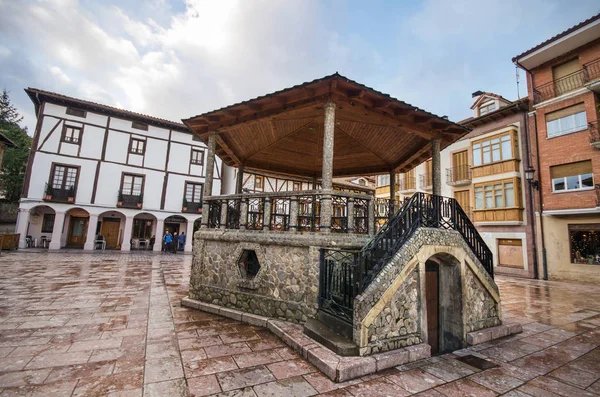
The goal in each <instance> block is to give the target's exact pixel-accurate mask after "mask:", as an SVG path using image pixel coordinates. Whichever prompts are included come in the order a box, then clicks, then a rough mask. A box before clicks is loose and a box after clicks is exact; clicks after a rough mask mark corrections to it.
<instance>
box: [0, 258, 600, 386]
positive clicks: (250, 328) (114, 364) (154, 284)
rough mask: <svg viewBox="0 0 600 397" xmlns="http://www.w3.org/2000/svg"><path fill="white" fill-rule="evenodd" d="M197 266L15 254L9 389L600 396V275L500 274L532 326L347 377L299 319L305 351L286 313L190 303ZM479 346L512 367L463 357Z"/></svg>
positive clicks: (9, 268)
mask: <svg viewBox="0 0 600 397" xmlns="http://www.w3.org/2000/svg"><path fill="white" fill-rule="evenodd" d="M190 266H191V256H186V255H166V254H159V253H157V254H153V253H146V252H140V253H136V252H134V253H128V254H121V253H112V252H109V251H106V252H104V253H93V254H90V253H85V252H81V251H80V252H59V253H48V252H27V253H26V252H22V251H16V252H8V253H5V254H3V256H2V257H1V258H0V270H1V271H2V273H3V277H2V278H1V279H0V397H2V396H13V395H16V396H51V395H57V396H79V395H82V396H219V395H220V396H234V395H235V396H253V397H255V396H312V395H317V394H321V395H332V396H380V395H391V396H404V395H413V394H415V395H416V394H418V393H420V394H418V395H420V396H463V395H474V396H487V395H490V396H492V395H498V394H502V393H505V395H507V396H532V395H533V396H536V395H544V396H545V395H562V396H586V395H600V347H599V346H600V286H597V285H592V284H585V283H566V282H544V281H536V280H523V279H511V278H507V277H498V278H497V282H498V285H499V287H500V293H501V296H502V300H503V313H504V318H505V320H506V321H507V322H511V323H520V324H523V332H522V333H520V334H517V335H511V336H507V337H503V338H500V339H498V340H492V341H487V342H483V343H481V344H478V345H476V346H470V347H468V348H465V349H463V350H460V351H457V352H454V353H453V354H448V355H442V356H437V357H431V358H427V359H420V360H417V361H414V362H411V363H408V364H403V365H398V366H393V367H391V368H387V369H383V368H381V367H380V368H377V367H376V368H375V369H376V370H377V369H378V371H377V372H375V373H373V374H370V375H367V376H361V377H359V378H357V379H354V380H350V381H345V382H340V383H335V382H332V381H331V380H330V379H329V378H328V377H327V376H325V375H324V374H323V373H322V372H321V371H320V369H319V368H318V367H317V366H314V365H312V364H311V363H310V362H309V361H308V360H306V357H309V356H311V355H319V354H321V353H323V350H322V348H321V347H320V346H319V345H315V344H312V343H306V340H304V339H302V338H301V337H300V336H302V334H297V333H296V334H295V333H294V332H293V331H295V330H297V328H296V329H295V328H294V327H291V328H287V329H286V332H291V335H293V336H294V338H292V339H294V341H295V343H296V344H297V345H298V346H299V347H300V351H295V350H293V349H292V348H290V347H289V346H288V345H287V344H286V343H285V342H284V341H283V340H282V339H280V338H279V337H278V336H277V334H280V335H279V336H281V335H282V334H283V331H284V328H286V326H285V325H278V326H276V327H269V326H268V324H267V327H268V328H267V329H265V328H264V326H265V324H264V320H263V319H262V318H251V319H248V318H247V319H246V320H247V321H245V322H240V321H236V320H233V319H230V318H226V317H223V316H221V315H219V311H218V310H217V311H215V312H214V313H206V312H201V311H198V310H196V309H193V308H187V307H182V306H181V299H182V298H184V297H185V296H187V293H188V281H189V272H190ZM241 319H242V320H244V316H243V315H242V316H241ZM251 321H252V322H251ZM218 346H220V348H219V349H217V348H216V347H218ZM232 346H233V348H232ZM215 354H216V356H215V357H210V356H209V355H215ZM467 354H473V355H476V356H478V357H481V358H484V359H488V360H490V361H492V362H494V363H496V364H498V365H499V367H497V368H492V369H488V370H485V371H481V370H478V369H477V368H473V367H470V366H468V365H466V364H463V363H461V362H459V361H457V360H456V357H458V356H464V355H467ZM383 360H384V358H383V357H382V359H381V360H380V361H383ZM375 365H377V362H376V364H375ZM552 393H553V394H552Z"/></svg>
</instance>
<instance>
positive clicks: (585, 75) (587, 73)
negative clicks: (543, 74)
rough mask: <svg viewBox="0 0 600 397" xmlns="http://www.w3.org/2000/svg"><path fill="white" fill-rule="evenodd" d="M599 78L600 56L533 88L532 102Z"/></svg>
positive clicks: (553, 96) (552, 96) (537, 101)
mask: <svg viewBox="0 0 600 397" xmlns="http://www.w3.org/2000/svg"><path fill="white" fill-rule="evenodd" d="M598 78H600V58H599V59H596V60H594V61H591V62H588V63H586V64H585V65H583V67H582V68H581V69H580V70H578V71H576V72H573V73H571V74H568V75H566V76H564V77H561V78H560V79H556V80H553V81H551V82H549V83H546V84H542V85H540V86H537V87H535V88H534V89H533V102H534V103H540V102H544V101H547V100H548V99H552V98H555V97H557V96H560V95H562V94H565V93H567V92H570V91H573V90H576V89H578V88H581V87H583V86H584V85H585V84H586V83H589V82H591V81H593V80H596V79H598Z"/></svg>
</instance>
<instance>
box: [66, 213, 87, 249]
mask: <svg viewBox="0 0 600 397" xmlns="http://www.w3.org/2000/svg"><path fill="white" fill-rule="evenodd" d="M88 220H89V218H82V217H78V216H72V217H71V225H70V226H69V239H68V240H67V246H69V247H74V248H83V244H85V237H86V234H87V228H88Z"/></svg>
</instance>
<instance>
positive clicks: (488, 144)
mask: <svg viewBox="0 0 600 397" xmlns="http://www.w3.org/2000/svg"><path fill="white" fill-rule="evenodd" d="M513 140H514V143H513ZM514 145H516V136H515V135H514V134H511V133H507V134H503V135H499V136H495V137H492V138H489V139H486V140H485V141H479V142H476V143H473V166H474V167H477V166H481V165H485V164H490V163H495V162H498V161H504V160H510V159H513V158H515V156H514V153H513V150H512V148H513V146H514Z"/></svg>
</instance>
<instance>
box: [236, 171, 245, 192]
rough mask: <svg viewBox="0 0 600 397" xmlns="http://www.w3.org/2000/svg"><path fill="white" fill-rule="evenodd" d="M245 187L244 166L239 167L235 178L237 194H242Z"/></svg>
mask: <svg viewBox="0 0 600 397" xmlns="http://www.w3.org/2000/svg"><path fill="white" fill-rule="evenodd" d="M243 188H244V166H243V165H240V166H239V167H238V174H237V179H236V180H235V194H242V189H243Z"/></svg>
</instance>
